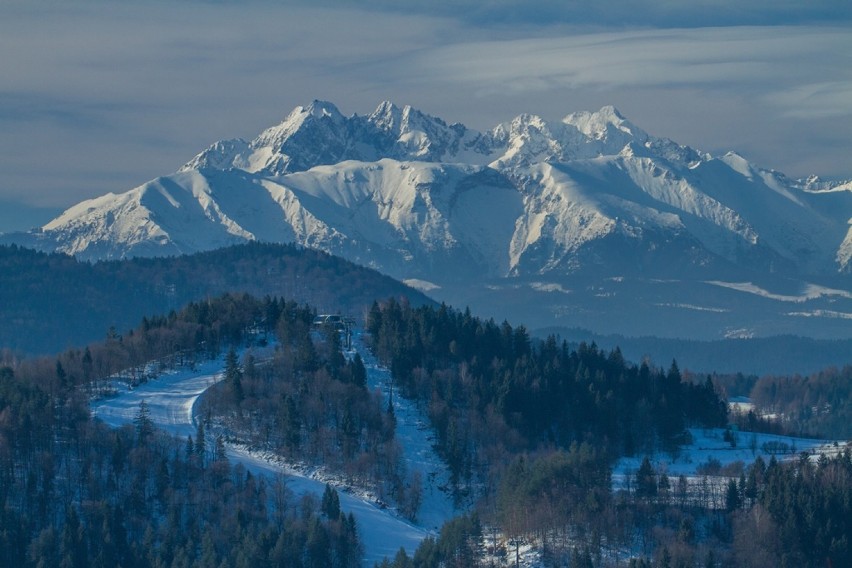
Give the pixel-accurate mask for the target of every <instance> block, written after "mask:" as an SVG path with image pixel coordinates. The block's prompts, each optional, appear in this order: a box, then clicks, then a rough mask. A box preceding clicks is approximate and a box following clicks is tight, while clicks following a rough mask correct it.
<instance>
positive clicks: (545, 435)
mask: <svg viewBox="0 0 852 568" xmlns="http://www.w3.org/2000/svg"><path fill="white" fill-rule="evenodd" d="M315 315H316V311H315V309H313V308H312V307H310V306H307V305H304V304H297V303H296V302H293V301H287V300H283V299H279V298H273V297H266V298H264V299H256V298H254V297H252V296H249V295H247V294H225V295H223V296H220V297H217V298H210V299H207V300H204V301H200V302H191V303H189V304H187V305H186V306H185V307H184V308H183V309H181V310H179V311H171V312H170V313H168V314H166V315H162V316H150V317H145V318H143V319H142V321H141V323H140V324H139V325H138V326H137V327H135V328H133V329H132V330H129V331H127V332H124V333H119V332H118V331H116V330H115V329H112V330H110V331H109V332H108V333H107V334H106V338H105V339H104V340H102V341H99V342H96V343H91V344H89V345H88V346H86V347H83V348H81V349H71V350H68V351H65V352H62V353H60V354H58V355H56V356H52V357H40V358H31V359H23V360H21V359H19V358H15V357H9V355H8V354H7V355H6V356H5V358H4V359H3V361H2V365H0V505H2V507H0V547H2V550H4V551H5V552H6V554H4V555H3V557H2V558H0V565H6V566H140V567H147V566H258V565H269V566H295V567H299V566H305V567H308V566H310V567H314V566H316V567H319V566H356V565H360V563H361V550H362V549H361V545H360V543H359V540H358V527H357V524H356V522H355V519H354V517H352V516H351V515H349V514H346V513H344V512H342V511H341V510H340V506H339V501H338V500H337V495H336V492H335V491H334V489H332V488H331V487H330V486H329V487H327V490H326V493H325V494H324V495H323V496H322V497H321V498H320V497H317V498H315V499H311V498H300V499H296V498H295V497H294V496H293V495H291V494H290V493H289V491H288V490H287V485H286V480H285V479H283V478H275V479H270V478H266V477H262V476H254V475H252V474H251V473H250V472H248V471H247V470H245V469H244V468H243V466H242V465H239V464H232V463H231V462H230V461H229V460H228V457H227V452H226V451H225V450H224V445H223V440H224V438H225V437H229V439H231V440H232V441H233V440H236V441H239V442H243V443H247V444H250V445H254V446H258V447H263V448H267V449H272V450H274V451H275V452H276V453H277V454H279V455H280V456H282V457H283V458H284V459H286V460H288V461H297V462H301V463H308V464H312V465H318V466H321V467H324V468H326V469H328V470H330V471H335V472H339V473H340V474H341V475H343V476H344V477H345V479H346V480H347V482H348V483H352V484H354V485H358V486H366V487H369V488H371V490H373V491H375V492H376V493H377V494H379V495H380V496H381V497H382V498H383V499H386V500H387V501H388V502H389V503H392V504H393V505H394V507H396V509H397V510H398V511H399V513H400V514H402V515H406V516H408V517H410V518H412V519H416V518H417V509H418V507H419V505H420V503H421V502H422V498H423V496H422V495H421V494H420V493H419V489H418V485H417V482H416V481H415V480H414V479H412V478H411V476H410V475H409V472H406V471H405V467H404V466H403V465H402V461H401V459H400V456H401V449H400V446H399V443H398V442H397V441H396V440H395V436H394V424H395V423H394V420H395V419H394V416H393V414H392V412H390V411H389V409H388V407H387V406H386V405H384V404H383V403H382V398H381V396H380V395H379V394H378V393H373V392H370V391H369V390H368V389H367V388H366V373H367V370H366V369H365V366H364V362H363V361H362V360H361V358H360V357H359V356H350V357H349V358H346V357H344V356H343V353H342V352H341V349H342V346H341V343H340V342H341V337H340V335H339V333H338V331H337V330H336V329H334V328H333V327H330V326H325V327H320V328H317V327H315V326H312V322H313V321H314V317H315ZM365 332H366V335H367V337H368V339H369V341H370V343H371V347H372V349H373V350H374V352H375V354H376V355H377V356H378V358H379V359H380V360H381V361H382V362H384V363H385V364H386V365H387V366H388V367H389V368H390V369H391V371H392V377H393V392H392V396H399V397H405V398H407V399H409V400H411V401H413V402H414V403H415V404H416V405H417V406H418V407H419V408H420V409H421V410H422V411H423V413H424V414H425V415H426V416H427V417H428V418H429V420H430V424H431V428H432V429H433V430H434V433H435V446H436V449H437V451H438V453H439V455H440V456H441V457H442V459H443V460H444V462H445V463H446V466H447V468H448V469H449V472H450V482H451V483H450V487H448V488H447V489H448V490H449V491H451V492H452V494H453V496H454V498H455V499H456V502H457V503H458V505H459V507H460V508H461V509H462V510H466V511H468V513H466V514H464V515H462V516H460V517H458V518H456V519H454V520H452V521H451V522H449V523H447V524H446V525H445V526H444V527H443V528H442V529H441V530H440V531H439V533H437V534H436V535H435V537H434V538H427V539H426V540H424V541H423V543H422V544H421V546H420V547H419V548H418V549H417V550H416V552H414V553H413V554H410V555H409V554H408V553H407V552H405V551H404V550H402V551H400V552H399V553H398V554H397V555H396V556H395V557H394V558H388V559H387V560H386V561H385V562H384V563H383V566H385V567H388V566H392V567H411V566H414V567H417V568H427V567H438V566H476V565H484V566H487V565H489V563H493V562H500V563H503V564H509V565H511V564H512V560H513V555H515V554H518V550H519V548H520V547H521V546H522V545H525V544H528V543H531V542H535V543H538V546H540V547H541V551H542V560H543V562H544V563H545V565H548V566H550V565H553V566H572V567H573V566H607V565H612V564H615V565H629V566H633V567H635V568H641V567H645V566H649V567H650V566H654V567H657V566H660V567H664V566H665V567H675V566H683V567H691V566H718V567H722V566H814V567H817V566H841V565H844V562H845V561H846V559H848V558H849V555H850V553H852V551H850V550H849V543H850V539H852V523H850V519H852V510H850V509H852V456H850V453H849V451H848V450H845V451H839V452H838V453H837V455H836V456H835V457H826V456H822V457H820V459H819V460H814V459H809V458H808V457H807V456H804V455H803V456H802V457H800V458H798V459H793V460H790V461H784V462H781V461H776V460H775V459H774V458H773V459H772V460H770V461H769V462H768V463H767V462H766V461H764V460H762V459H758V460H757V461H755V462H754V463H753V464H746V465H743V466H742V467H741V469H740V470H739V471H737V472H729V473H728V476H727V478H725V479H727V481H724V482H723V483H722V484H721V485H718V484H717V485H712V483H713V482H709V481H708V478H707V476H704V477H703V478H702V479H701V480H700V481H698V482H697V481H695V480H691V481H688V480H687V479H685V478H684V477H683V476H680V477H674V476H672V477H669V476H667V474H666V472H665V471H658V470H657V469H655V468H654V467H653V466H652V464H651V463H650V461H649V460H648V459H647V457H646V458H645V459H644V460H643V462H642V466H641V467H640V468H639V470H638V471H637V472H636V473H635V476H632V477H631V479H630V480H629V481H628V485H627V489H626V490H623V489H621V490H613V478H612V466H613V463H614V462H615V460H617V459H618V458H619V457H621V456H629V455H634V456H648V455H651V454H654V453H661V452H663V453H677V452H678V451H679V447H680V446H681V445H682V444H684V443H687V442H688V441H689V437H690V433H689V428H711V427H723V426H726V425H727V424H728V422H729V420H731V419H732V417H731V416H729V415H728V412H727V405H726V401H725V400H724V396H723V395H722V390H721V389H720V385H719V384H718V381H714V380H713V378H711V377H706V376H705V377H703V378H700V377H694V376H692V375H691V374H689V373H685V372H684V373H682V372H681V371H680V369H679V368H678V365H677V363H676V362H674V361H673V362H672V363H671V364H670V365H668V367H667V368H665V369H661V368H656V367H654V366H653V365H649V364H648V363H641V364H638V365H637V364H634V363H630V362H628V361H626V360H625V359H624V358H623V356H622V355H621V353H620V352H619V350H617V349H614V350H612V351H609V352H605V351H603V350H601V349H598V348H597V347H596V346H595V345H594V344H591V345H587V344H581V345H580V346H579V347H578V348H570V347H569V346H568V344H567V343H565V342H564V341H561V340H559V339H558V338H557V337H555V336H551V337H548V338H546V339H544V340H540V341H539V340H533V339H531V338H530V336H529V334H528V333H527V331H526V329H525V328H524V327H523V326H512V325H510V324H509V323H507V322H504V323H502V324H497V323H495V322H494V321H492V320H482V319H480V318H477V317H474V316H473V315H471V314H470V313H469V312H468V311H465V312H460V311H456V310H454V309H451V308H448V307H446V306H440V307H430V306H412V305H410V304H409V303H408V302H406V301H401V302H400V301H396V300H393V299H391V300H388V301H385V302H383V303H381V304H380V303H374V304H373V306H372V308H371V309H370V310H369V312H368V314H367V319H366V323H365ZM252 344H271V345H274V350H273V351H272V353H273V354H272V356H271V357H264V358H259V357H255V355H254V351H253V350H252V349H251V348H249V349H247V350H245V351H244V354H243V356H242V357H239V356H238V354H237V352H238V350H244V349H245V348H246V346H249V345H252ZM222 354H225V371H224V372H225V379H224V380H223V381H222V382H220V383H219V384H218V385H216V386H215V387H213V388H211V389H210V390H209V391H208V393H207V394H206V395H205V397H204V400H203V402H202V404H201V406H200V411H199V431H198V432H197V434H196V436H194V437H192V438H190V439H189V440H183V439H178V438H172V437H169V436H167V435H165V434H163V433H161V432H158V431H156V430H155V429H154V428H153V426H152V424H151V421H150V419H149V418H148V413H147V409H146V407H145V406H144V405H141V406H140V407H139V408H138V409H137V411H136V417H135V420H134V423H133V425H132V426H127V427H124V428H119V429H110V428H107V427H106V426H104V425H103V424H101V423H100V422H98V421H96V420H93V419H92V418H91V416H90V412H89V408H88V404H89V400H90V397H92V396H104V395H108V394H109V391H110V389H111V388H112V387H111V386H110V382H109V381H108V379H110V378H111V377H112V378H114V377H115V376H117V375H120V376H121V377H123V380H126V381H129V382H130V383H138V382H142V381H146V380H149V378H150V375H151V373H152V369H151V366H152V364H153V365H154V366H155V367H156V368H158V369H160V370H162V369H167V368H170V367H178V366H192V365H194V364H197V363H199V362H202V361H204V360H206V359H209V358H211V357H216V356H220V355H222ZM845 372H846V370H844V371H833V370H828V371H825V372H824V373H822V374H820V375H818V376H814V377H809V378H808V379H802V380H801V381H798V382H797V381H795V380H794V381H789V382H784V381H782V380H781V379H778V378H765V379H761V380H758V381H756V382H754V384H753V385H752V387H751V388H753V389H754V392H755V393H756V394H755V399H756V400H760V401H761V403H762V404H767V405H769V404H774V405H775V407H776V408H777V409H778V410H779V412H790V415H791V416H800V420H801V419H802V418H801V417H802V416H804V417H805V418H812V419H813V421H812V422H810V423H808V424H809V425H810V426H811V427H813V428H815V429H816V428H822V427H829V426H826V424H829V423H826V422H820V421H817V419H818V418H819V417H821V416H823V414H820V413H817V414H816V415H815V417H809V416H805V415H802V414H801V413H800V414H798V415H797V414H795V413H794V412H792V411H790V410H789V408H787V407H785V406H784V404H785V401H786V404H790V401H791V400H793V399H795V395H792V394H790V393H791V392H796V389H799V390H801V389H802V388H804V387H802V386H801V385H802V384H808V385H811V386H810V387H808V388H809V389H810V391H811V392H812V393H813V395H812V396H813V398H812V399H808V400H809V401H810V402H811V403H812V404H811V406H812V407H814V406H815V407H816V408H820V404H824V405H832V404H837V405H839V404H840V402H839V401H840V400H841V398H842V397H841V395H840V394H838V393H839V392H841V391H842V388H843V387H842V377H843V376H845V375H843V373H845ZM764 391H765V393H766V394H765V395H761V394H760V393H761V392H764ZM761 396H763V397H765V398H760V397H761ZM797 408H802V407H797ZM696 483H698V485H696ZM498 534H499V538H495V537H496V536H497V535H498ZM489 535H490V536H491V539H490V540H489V538H488V537H489Z"/></svg>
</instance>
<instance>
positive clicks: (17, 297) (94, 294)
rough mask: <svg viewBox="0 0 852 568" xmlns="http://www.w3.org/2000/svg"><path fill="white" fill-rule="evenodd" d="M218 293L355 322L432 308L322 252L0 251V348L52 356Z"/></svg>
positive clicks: (262, 248)
mask: <svg viewBox="0 0 852 568" xmlns="http://www.w3.org/2000/svg"><path fill="white" fill-rule="evenodd" d="M224 292H248V293H250V294H253V295H256V296H264V295H272V296H283V297H286V298H287V299H289V300H293V301H296V302H307V303H310V304H311V305H313V306H315V307H316V308H317V309H318V310H319V311H321V312H322V311H333V312H338V311H340V312H341V313H344V314H351V315H355V316H361V315H363V311H364V309H365V307H368V306H369V305H370V304H372V302H373V300H375V299H377V298H379V299H382V298H388V297H401V296H404V297H406V298H408V300H409V301H410V302H411V303H412V304H413V305H422V304H428V303H431V300H430V299H429V298H427V297H426V296H424V295H423V294H421V293H420V292H418V291H416V290H414V289H412V288H409V287H407V286H405V285H404V284H402V283H400V282H397V281H395V280H393V279H392V278H390V277H387V276H384V275H381V274H379V273H378V272H376V271H374V270H371V269H369V268H365V267H362V266H359V265H356V264H353V263H351V262H349V261H346V260H343V259H340V258H337V257H334V256H331V255H328V254H326V253H323V252H319V251H315V250H310V249H304V248H301V247H296V246H291V245H277V244H276V245H273V244H260V243H249V244H244V245H238V246H233V247H227V248H223V249H218V250H214V251H210V252H204V253H199V254H194V255H187V256H177V257H168V258H153V259H141V258H138V259H128V260H121V261H110V262H99V263H94V264H89V263H86V262H80V261H78V260H76V259H75V258H73V257H70V256H66V255H63V254H45V253H41V252H36V251H33V250H29V249H25V248H21V247H17V246H0V348H8V349H12V350H15V351H20V352H23V353H25V354H39V353H55V352H57V351H61V350H63V349H66V348H68V347H72V346H80V345H84V344H86V343H88V342H90V341H93V340H95V339H100V338H103V337H105V336H106V335H107V332H108V330H109V329H110V328H115V330H117V331H118V332H119V333H120V332H122V331H124V330H127V329H129V328H130V327H131V326H134V325H136V324H137V323H138V322H139V320H141V319H142V317H143V316H150V315H154V314H161V313H168V312H169V310H171V309H177V308H180V307H181V306H183V305H185V304H186V303H188V302H190V301H193V300H198V299H202V298H205V297H207V296H214V295H219V294H222V293H224Z"/></svg>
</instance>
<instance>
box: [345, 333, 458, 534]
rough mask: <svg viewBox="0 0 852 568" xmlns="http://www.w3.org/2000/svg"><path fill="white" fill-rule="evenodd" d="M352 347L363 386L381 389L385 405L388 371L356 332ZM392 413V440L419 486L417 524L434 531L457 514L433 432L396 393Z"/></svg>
mask: <svg viewBox="0 0 852 568" xmlns="http://www.w3.org/2000/svg"><path fill="white" fill-rule="evenodd" d="M353 347H354V348H355V349H356V350H357V351H358V352H359V353H360V354H361V357H362V358H363V360H364V366H365V367H366V368H367V387H368V388H369V389H370V390H375V389H379V390H381V392H382V395H383V396H384V404H385V405H387V403H388V399H389V397H390V392H391V374H390V371H389V370H388V369H386V368H385V367H382V366H380V365H379V364H378V363H377V362H376V358H375V357H373V354H372V353H370V351H369V350H368V349H367V348H366V346H365V345H364V338H363V336H362V335H361V333H360V332H356V333H355V336H354V338H353ZM393 411H394V416H395V417H396V439H397V440H398V441H399V443H400V445H401V446H402V450H403V459H404V460H405V465H406V469H407V470H408V471H409V472H410V473H414V472H419V473H420V478H421V481H422V484H423V503H422V504H421V506H420V510H419V511H418V513H417V521H418V523H419V524H420V525H422V526H424V527H428V528H430V529H433V530H438V529H440V528H441V525H443V524H444V522H445V521H448V520H449V519H451V518H453V517H454V516H455V515H456V514H460V511H456V509H455V507H454V506H453V499H452V496H451V495H450V494H449V491H448V490H447V489H446V488H448V487H449V485H450V476H449V472H448V470H447V468H446V466H445V465H444V463H443V462H442V461H441V458H439V457H438V455H437V454H436V453H435V449H434V447H433V444H434V433H433V431H432V428H431V426H430V425H429V419H428V417H426V416H425V415H424V414H423V412H421V411H420V409H418V408H417V406H416V405H415V404H414V403H413V402H412V401H410V400H407V399H405V398H403V397H402V396H399V395H398V394H397V393H394V395H393ZM442 487H443V488H444V490H442V489H441V488H442Z"/></svg>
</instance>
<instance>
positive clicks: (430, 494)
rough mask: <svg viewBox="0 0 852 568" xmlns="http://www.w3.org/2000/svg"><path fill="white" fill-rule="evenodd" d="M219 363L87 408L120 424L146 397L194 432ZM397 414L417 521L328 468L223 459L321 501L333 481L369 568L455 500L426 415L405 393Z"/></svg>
mask: <svg viewBox="0 0 852 568" xmlns="http://www.w3.org/2000/svg"><path fill="white" fill-rule="evenodd" d="M356 348H357V350H358V351H359V352H360V353H361V356H362V357H363V358H364V362H365V365H366V367H367V372H368V385H369V388H371V389H375V388H380V389H382V391H383V393H384V395H385V397H387V396H388V394H389V388H388V387H389V380H390V372H389V371H387V370H386V369H384V368H382V367H380V366H378V364H377V363H376V361H375V358H374V357H373V356H372V355H371V354H370V353H369V352H368V351H367V350H366V348H365V347H364V346H363V342H362V341H361V340H360V336H359V337H358V339H357V341H356ZM352 355H353V356H354V352H353V353H352ZM224 366H225V363H224V357H220V358H218V359H215V360H212V361H205V362H204V363H201V364H198V365H196V366H195V368H194V369H178V370H175V371H166V372H165V373H163V374H162V375H161V376H159V377H158V378H157V379H154V380H151V381H148V382H145V383H143V384H141V385H139V386H137V387H129V386H128V385H127V384H126V383H124V382H120V381H116V382H115V383H114V384H113V387H114V388H115V389H116V391H117V395H116V396H113V397H110V398H104V399H100V400H97V401H94V402H93V403H92V412H93V414H94V416H96V417H97V418H99V419H101V420H102V421H104V422H105V423H106V424H108V425H110V426H113V427H121V426H125V425H128V424H133V419H134V418H135V417H136V415H137V414H138V412H139V405H140V403H141V402H142V401H145V403H146V404H147V406H148V410H149V412H150V418H151V420H152V421H153V422H154V424H155V425H156V426H157V427H159V428H160V429H162V430H164V431H166V432H168V433H169V434H172V435H175V436H181V437H184V438H185V437H188V436H195V434H196V416H195V412H194V411H195V406H196V402H197V401H198V398H199V397H200V396H201V395H202V394H203V393H204V391H206V390H207V389H208V388H210V387H211V386H213V385H214V384H216V383H217V382H219V381H221V380H222V379H223V369H224ZM385 400H386V401H387V398H386V399H385ZM394 412H395V413H396V417H397V437H398V439H399V440H400V443H401V444H402V445H403V448H404V455H405V459H406V461H407V464H406V465H407V467H408V469H409V471H420V472H421V475H422V480H423V488H424V491H423V503H422V505H421V508H420V512H419V514H418V520H419V522H418V523H417V524H415V523H412V522H410V521H408V520H406V519H404V518H403V517H401V516H400V515H398V514H397V513H396V512H395V511H394V510H393V509H392V508H388V507H387V505H385V504H384V503H381V502H379V501H378V500H377V499H376V498H375V497H373V496H372V495H371V494H370V493H369V492H366V491H359V490H358V489H356V488H352V487H350V486H348V485H347V484H346V483H345V482H344V481H343V480H342V478H341V477H336V476H334V475H331V474H330V473H329V472H325V471H322V470H317V469H315V468H309V467H304V466H302V465H300V464H288V463H285V462H284V461H282V460H281V459H280V458H279V457H277V456H275V455H274V454H272V453H269V452H257V451H253V450H251V449H249V448H246V447H244V446H240V445H236V444H228V445H227V451H228V459H229V460H230V461H231V463H232V464H237V463H239V464H242V465H243V467H245V468H246V470H248V471H250V472H252V473H253V474H256V475H264V476H266V477H268V478H270V480H271V479H272V478H274V477H275V476H280V475H284V476H286V480H287V487H288V489H289V490H290V491H292V492H293V493H294V494H295V495H304V494H308V493H314V494H316V496H317V498H319V497H320V496H321V495H322V493H323V490H324V489H325V484H326V483H330V484H331V485H332V486H336V488H337V489H338V492H339V495H340V506H341V509H342V510H343V511H345V512H347V513H349V512H351V513H353V514H354V515H355V519H356V522H357V526H358V536H359V538H360V540H361V543H362V544H363V546H364V565H365V566H373V565H374V564H375V563H376V562H380V561H381V560H382V559H383V558H385V557H391V558H393V556H394V555H395V554H396V552H397V551H398V550H399V548H400V547H403V548H405V550H406V551H407V552H408V553H409V555H411V554H413V553H414V551H415V549H416V548H417V546H418V545H419V544H420V541H422V540H423V539H424V538H425V537H427V536H429V535H432V536H435V535H436V534H437V530H438V529H440V527H441V525H442V524H443V523H444V521H446V520H448V519H450V518H452V517H453V516H454V515H455V510H454V508H453V504H452V500H451V499H450V498H449V497H448V496H447V495H446V494H445V493H444V492H443V491H441V490H440V489H439V487H440V486H442V485H444V486H445V484H446V480H447V474H446V472H445V468H444V466H443V464H442V463H441V461H440V459H439V458H438V457H437V455H436V454H435V452H434V450H433V449H432V442H431V437H432V435H431V428H428V427H427V426H426V424H427V423H428V422H427V419H426V418H425V417H423V416H421V414H420V413H419V411H418V410H417V408H416V407H414V406H413V405H412V404H411V403H409V401H407V400H405V399H403V398H402V397H394Z"/></svg>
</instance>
